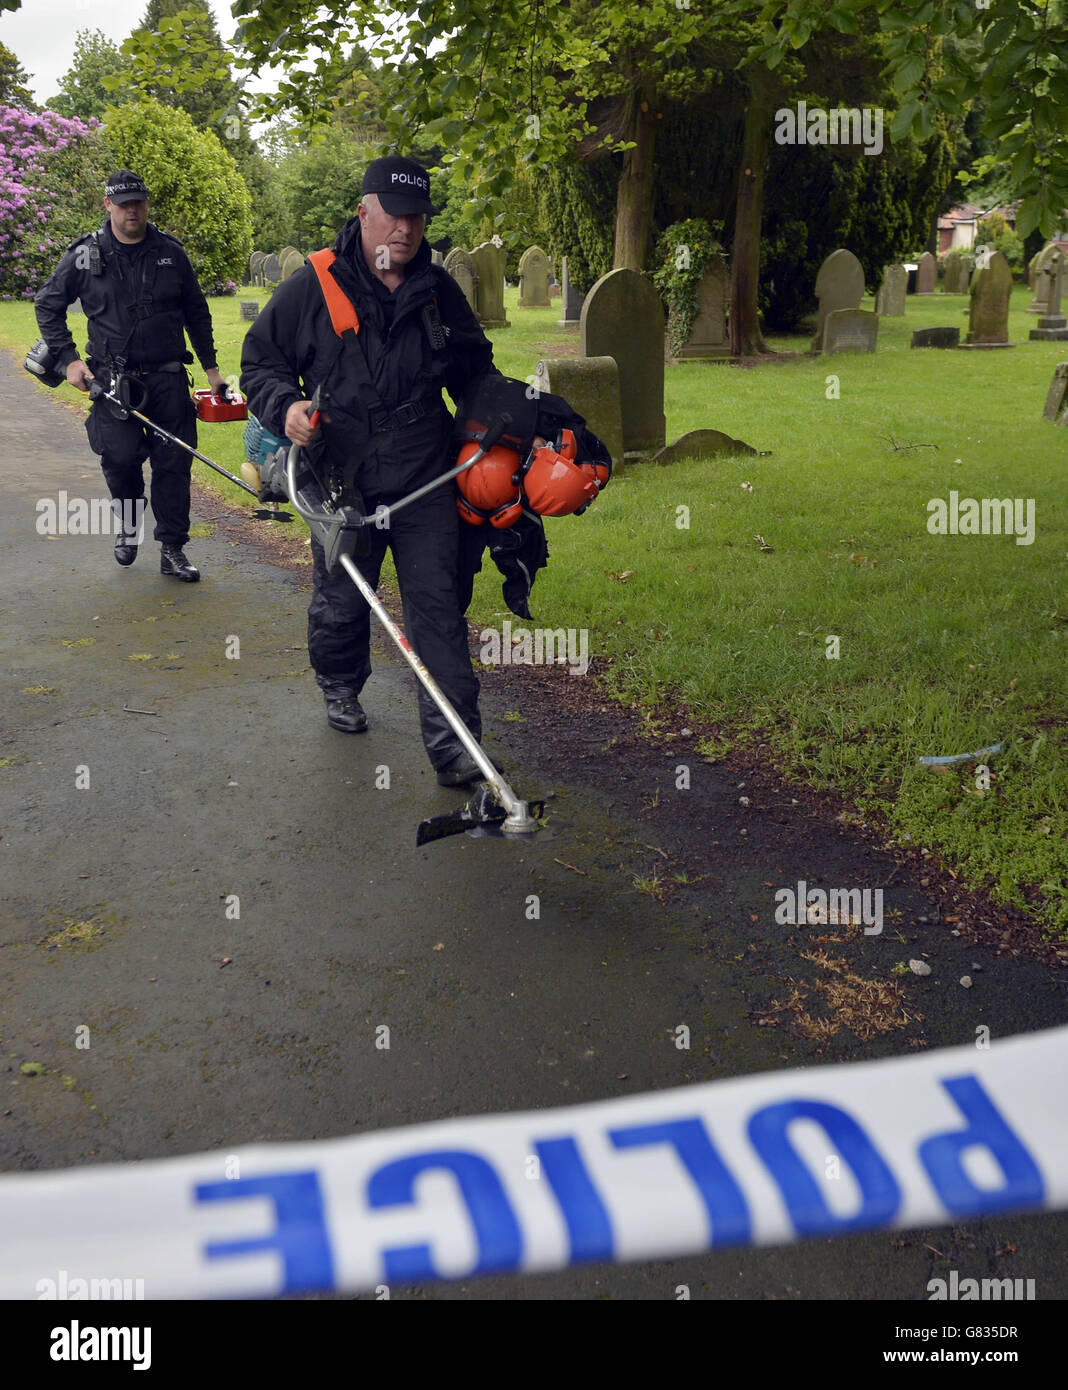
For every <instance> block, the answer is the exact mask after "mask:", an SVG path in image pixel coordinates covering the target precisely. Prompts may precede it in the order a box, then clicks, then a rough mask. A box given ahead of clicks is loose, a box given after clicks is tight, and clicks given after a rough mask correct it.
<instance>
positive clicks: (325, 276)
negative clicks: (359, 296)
mask: <svg viewBox="0 0 1068 1390" xmlns="http://www.w3.org/2000/svg"><path fill="white" fill-rule="evenodd" d="M308 260H309V261H311V264H312V269H313V270H314V271H315V273H316V275H317V276H318V277H319V288H320V289H321V290H322V292H323V298H324V299H325V300H326V307H327V309H328V310H329V311H330V322H331V323H332V324H333V325H334V332H335V333H336V334H337V336H338V337H339V338H340V337H341V335H342V334H343V333H345V332H347V331H348V330H349V329H350V328H351V329H352V331H353V332H354V333H359V331H360V320H359V318H358V317H357V314H356V306H355V304H353V302H352V300H351V299H350V298H349V297H348V295H347V294H346V293H345V291H344V290H343V289H342V288H341V286H340V285H339V284H338V282H337V281H336V280H335V279H334V277H333V276H332V275H331V274H330V267H331V266H332V265H333V264H334V262H335V260H337V257H336V256H335V255H334V253H333V251H332V250H331V249H330V247H329V246H327V247H325V248H324V249H323V250H322V251H313V252H312V253H311V255H310V256H309V257H308Z"/></svg>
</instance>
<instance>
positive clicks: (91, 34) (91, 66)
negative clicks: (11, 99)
mask: <svg viewBox="0 0 1068 1390" xmlns="http://www.w3.org/2000/svg"><path fill="white" fill-rule="evenodd" d="M129 76H130V60H129V59H128V58H127V57H126V56H125V55H124V54H123V53H122V52H121V51H120V50H119V46H118V44H115V43H112V41H111V40H110V39H109V38H108V37H107V35H106V34H105V33H104V32H103V31H102V30H100V29H79V31H78V33H77V34H76V35H75V39H74V61H73V62H72V63H71V65H70V67H69V68H68V69H67V71H66V72H65V73H64V74H63V76H62V77H61V78H60V79H59V87H60V90H59V93H58V95H56V96H54V97H52V98H51V99H50V100H49V102H48V109H49V110H50V111H58V112H59V114H60V115H61V116H68V117H75V116H76V117H78V119H79V120H83V121H88V120H93V119H96V120H102V119H103V116H104V112H105V111H106V110H107V108H108V107H109V106H113V105H117V104H118V103H119V102H121V101H122V86H123V84H125V83H127V82H128V81H129ZM105 78H114V79H115V80H116V84H117V85H116V86H115V87H114V88H111V87H106V86H105V85H104V79H105Z"/></svg>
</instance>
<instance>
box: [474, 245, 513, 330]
mask: <svg viewBox="0 0 1068 1390" xmlns="http://www.w3.org/2000/svg"><path fill="white" fill-rule="evenodd" d="M471 259H472V260H473V261H474V263H475V269H476V271H477V272H478V284H477V286H476V294H477V296H478V308H477V309H476V311H475V312H476V313H477V314H478V320H479V323H481V325H482V327H483V328H510V327H511V324H510V323H509V322H508V319H507V317H506V316H505V312H504V263H505V260H506V256H505V252H504V247H503V246H494V244H493V242H492V241H484V242H483V243H482V245H481V246H476V247H475V249H474V250H473V251H472V252H471Z"/></svg>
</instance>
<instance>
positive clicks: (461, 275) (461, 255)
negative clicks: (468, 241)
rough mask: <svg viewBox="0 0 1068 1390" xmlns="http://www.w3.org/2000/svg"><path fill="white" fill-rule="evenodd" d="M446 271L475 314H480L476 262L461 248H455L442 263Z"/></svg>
mask: <svg viewBox="0 0 1068 1390" xmlns="http://www.w3.org/2000/svg"><path fill="white" fill-rule="evenodd" d="M442 268H443V269H444V270H446V271H447V272H448V273H449V274H450V275H451V276H452V278H453V279H454V280H455V281H456V283H457V284H458V285H459V286H460V288H461V289H462V290H463V292H464V298H465V299H466V300H467V302H468V304H470V306H471V310H472V312H473V313H477V312H478V269H477V267H476V266H475V263H474V261H473V260H472V259H471V257H470V256H469V255H468V254H467V252H466V251H464V250H462V249H461V248H460V247H459V246H454V247H453V248H452V250H451V251H450V252H449V254H448V255H447V256H446V257H445V259H444V261H443V262H442Z"/></svg>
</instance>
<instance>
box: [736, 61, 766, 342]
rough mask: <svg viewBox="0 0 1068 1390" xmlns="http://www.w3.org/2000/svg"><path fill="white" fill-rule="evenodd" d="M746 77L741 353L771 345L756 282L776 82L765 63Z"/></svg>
mask: <svg viewBox="0 0 1068 1390" xmlns="http://www.w3.org/2000/svg"><path fill="white" fill-rule="evenodd" d="M746 78H747V80H748V83H749V104H748V106H747V107H746V109H745V133H744V135H743V137H742V163H741V168H740V169H739V170H738V199H737V202H736V204H735V213H734V247H733V250H732V252H731V317H730V334H731V352H732V353H733V354H734V355H735V356H738V357H740V356H743V355H751V354H754V353H760V352H768V351H770V349H769V348H768V347H767V346H766V345H765V343H764V339H763V337H762V336H761V333H760V317H759V309H758V305H757V287H758V285H759V283H760V228H761V222H762V219H763V215H764V165H765V163H766V160H767V154H768V139H769V136H770V133H771V122H772V110H771V108H772V101H773V92H774V82H773V79H772V77H771V74H770V73H769V72H768V70H767V69H766V68H765V67H764V66H763V64H760V63H754V64H752V65H751V66H750V67H749V68H748V70H747V72H746Z"/></svg>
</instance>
